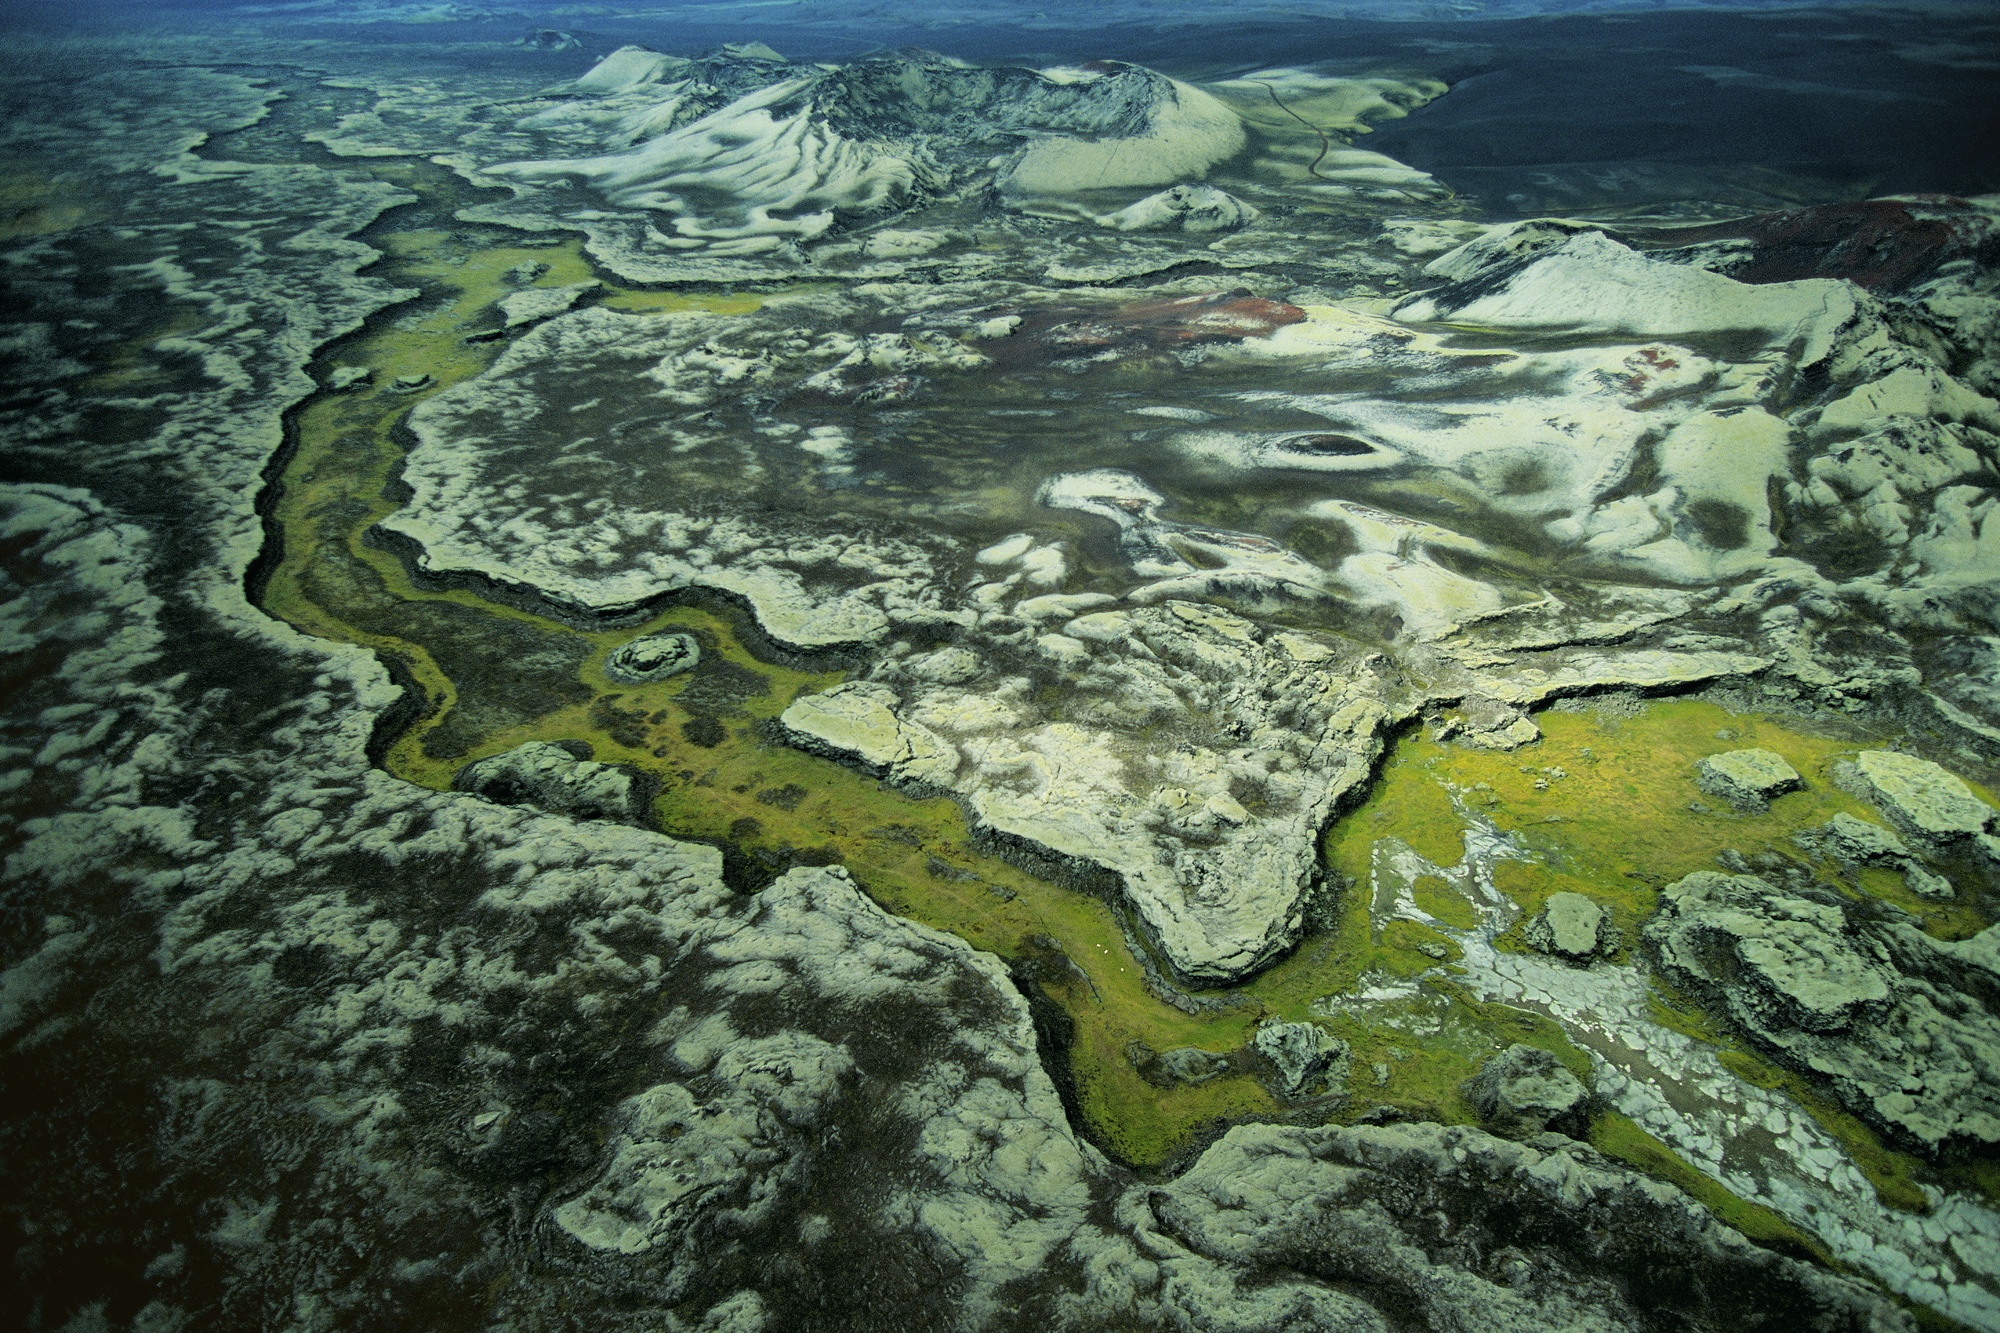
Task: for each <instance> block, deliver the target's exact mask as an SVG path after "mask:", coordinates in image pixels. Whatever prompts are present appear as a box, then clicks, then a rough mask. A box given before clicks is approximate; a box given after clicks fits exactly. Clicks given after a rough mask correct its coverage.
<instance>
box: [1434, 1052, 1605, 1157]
mask: <svg viewBox="0 0 2000 1333" xmlns="http://www.w3.org/2000/svg"><path fill="white" fill-rule="evenodd" d="M1465 1096H1466V1100H1467V1101H1469V1102H1471V1103H1472V1106H1473V1109H1474V1110H1476V1111H1478V1112H1479V1117H1480V1119H1482V1120H1484V1121H1485V1122H1486V1123H1487V1124H1488V1125H1489V1126H1490V1127H1492V1128H1493V1129H1494V1130H1495V1131H1496V1132H1498V1133H1501V1134H1506V1135H1510V1136H1526V1135H1529V1134H1539V1133H1541V1132H1542V1131H1543V1130H1554V1131H1555V1132H1557V1133H1559V1134H1567V1135H1569V1136H1570V1137H1571V1138H1581V1137H1583V1134H1584V1131H1585V1130H1586V1129H1587V1128H1588V1127H1589V1122H1590V1089H1588V1088H1586V1087H1584V1086H1583V1081H1582V1080H1581V1079H1579V1078H1578V1077H1577V1076H1576V1075H1575V1074H1572V1073H1570V1072H1569V1070H1568V1069H1566V1068H1564V1067H1563V1063H1562V1061H1560V1060H1558V1059H1556V1058H1555V1056H1553V1055H1551V1054H1550V1053H1549V1052H1547V1051H1545V1050H1542V1049H1541V1048H1540V1047H1536V1046H1523V1045H1521V1044H1520V1043H1519V1042H1516V1043H1515V1044H1514V1045H1512V1046H1509V1047H1508V1048H1507V1049H1506V1050H1504V1051H1502V1052H1500V1054H1498V1055H1496V1056H1494V1057H1493V1058H1492V1059H1491V1060H1488V1061H1487V1062H1486V1064H1485V1065H1484V1066H1483V1067H1482V1068H1481V1069H1480V1071H1479V1073H1478V1074H1476V1075H1475V1076H1473V1078H1472V1079H1471V1080H1470V1081H1469V1082H1468V1083H1467V1084H1466V1085H1465Z"/></svg>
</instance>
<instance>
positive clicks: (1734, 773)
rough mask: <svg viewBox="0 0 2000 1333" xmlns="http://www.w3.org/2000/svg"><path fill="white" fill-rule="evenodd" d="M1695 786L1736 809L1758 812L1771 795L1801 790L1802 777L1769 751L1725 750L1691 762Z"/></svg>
mask: <svg viewBox="0 0 2000 1333" xmlns="http://www.w3.org/2000/svg"><path fill="white" fill-rule="evenodd" d="M1694 771H1695V785H1696V786H1698V787H1700V788H1701V789H1702V790H1703V791H1705V792H1707V793H1708V794H1709V795H1710V796H1717V797H1720V798H1721V799H1723V800H1725V801H1727V802H1729V803H1730V804H1731V805H1733V806H1735V807H1736V808H1737V809H1738V810H1745V811H1750V812H1753V813H1755V812H1761V811H1763V810H1765V809H1768V808H1769V807H1770V804H1771V801H1772V799H1773V798H1774V797H1778V796H1782V795H1784V794H1785V793H1786V792H1792V791H1803V790H1804V789H1805V785H1806V784H1805V779H1804V778H1801V777H1800V776H1799V774H1798V770H1797V769H1795V768H1793V767H1792V766H1791V765H1790V764H1788V763H1786V762H1785V757H1784V756H1783V755H1781V754H1777V753H1775V752H1774V751H1771V750H1729V751H1726V752H1724V753H1722V754H1712V755H1709V756H1708V757H1707V758H1705V759H1699V760H1696V761H1695V766H1694Z"/></svg>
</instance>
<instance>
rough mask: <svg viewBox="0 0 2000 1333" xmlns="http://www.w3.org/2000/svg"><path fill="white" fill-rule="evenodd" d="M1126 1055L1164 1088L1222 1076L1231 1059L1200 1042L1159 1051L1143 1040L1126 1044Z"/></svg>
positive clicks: (1149, 1080)
mask: <svg viewBox="0 0 2000 1333" xmlns="http://www.w3.org/2000/svg"><path fill="white" fill-rule="evenodd" d="M1125 1055H1126V1058H1127V1059H1129V1060H1130V1061H1131V1062H1132V1067H1133V1068H1134V1069H1137V1070H1138V1071H1139V1074H1140V1076H1141V1077H1143V1078H1144V1079H1145V1080H1146V1081H1147V1082H1148V1083H1153V1084H1156V1085H1158V1086H1160V1087H1163V1088H1173V1087H1195V1086H1198V1085H1200V1084H1203V1083H1208V1082H1212V1081H1213V1080H1215V1079H1218V1078H1221V1077H1222V1076H1223V1075H1224V1074H1226V1073H1228V1072H1229V1070H1230V1059H1229V1057H1228V1056H1227V1055H1224V1054H1222V1053H1221V1052H1218V1051H1204V1050H1202V1049H1201V1048H1200V1047H1199V1046H1176V1047H1174V1048H1173V1049H1172V1050H1169V1051H1156V1050H1154V1049H1153V1048H1152V1047H1150V1046H1147V1045H1145V1044H1144V1043H1142V1042H1136V1041H1135V1042H1133V1043H1132V1044H1131V1045H1129V1046H1127V1047H1126V1048H1125Z"/></svg>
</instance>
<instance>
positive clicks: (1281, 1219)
mask: <svg viewBox="0 0 2000 1333" xmlns="http://www.w3.org/2000/svg"><path fill="white" fill-rule="evenodd" d="M1135 1196H1136V1197H1135ZM1121 1215H1122V1216H1128V1217H1133V1218H1134V1219H1135V1222H1136V1224H1137V1227H1138V1234H1139V1236H1140V1239H1141V1242H1142V1244H1145V1245H1146V1246H1147V1247H1148V1249H1149V1251H1151V1252H1152V1253H1154V1254H1157V1255H1159V1256H1160V1264H1161V1273H1162V1276H1163V1277H1164V1276H1166V1275H1168V1274H1171V1273H1173V1272H1174V1271H1175V1268H1176V1266H1177V1265H1176V1261H1177V1260H1180V1259H1181V1257H1182V1256H1192V1255H1199V1256H1202V1257H1205V1258H1211V1259H1215V1260H1220V1261H1223V1262H1226V1263H1228V1264H1230V1265H1232V1266H1254V1267H1256V1268H1257V1269H1260V1270H1262V1271H1265V1272H1276V1273H1284V1274H1286V1275H1287V1277H1286V1279H1284V1280H1283V1281H1280V1282H1277V1283H1274V1284H1273V1285H1272V1286H1271V1287H1268V1288H1265V1289H1264V1291H1263V1292H1262V1293H1260V1297H1261V1299H1260V1305H1261V1307H1262V1308H1261V1309H1260V1311H1259V1314H1260V1316H1261V1318H1259V1319H1257V1320H1256V1321H1255V1322H1254V1324H1253V1326H1256V1327H1273V1326H1281V1325H1283V1324H1285V1323H1287V1322H1288V1323H1290V1324H1291V1325H1292V1326H1305V1327H1334V1328H1347V1327H1355V1328H1373V1327H1394V1324H1383V1325H1378V1324H1377V1323H1375V1320H1376V1319H1377V1318H1379V1316H1378V1315H1375V1314H1374V1312H1373V1311H1371V1310H1368V1309H1366V1308H1365V1307H1364V1305H1363V1299H1364V1298H1362V1297H1360V1296H1359V1295H1358V1293H1361V1292H1366V1293H1369V1297H1370V1298H1372V1302H1378V1303H1379V1304H1378V1308H1382V1307H1386V1308H1388V1309H1392V1310H1396V1311H1398V1312H1399V1317H1400V1318H1401V1319H1406V1320H1408V1319H1414V1320H1420V1321H1422V1324H1423V1325H1424V1326H1427V1327H1432V1328H1454V1327H1462V1328H1492V1329H1515V1328H1519V1329H1531V1328H1535V1329H1539V1328H1628V1327H1635V1326H1641V1325H1645V1326H1651V1325H1652V1324H1653V1321H1654V1320H1656V1319H1659V1318H1661V1317H1668V1318H1673V1319H1676V1320H1683V1321H1685V1322H1686V1324H1687V1326H1689V1327H1693V1328H1704V1327H1713V1328H1722V1327H1732V1328H1769V1329H1779V1328H1787V1329H1789V1328H1798V1327H1814V1328H1823V1329H1853V1330H1870V1331H1871V1333H1872V1331H1874V1330H1881V1331H1882V1333H1887V1330H1891V1329H1899V1328H1911V1327H1914V1325H1913V1324H1912V1323H1911V1322H1910V1320H1909V1317H1908V1316H1907V1315H1906V1314H1904V1313H1903V1312H1902V1311H1900V1310H1897V1309H1895V1308H1893V1307H1891V1306H1889V1305H1887V1304H1886V1303H1883V1302H1880V1301H1878V1300H1876V1299H1875V1298H1873V1297H1872V1296H1866V1295H1864V1294H1863V1293H1862V1292H1861V1291H1860V1290H1859V1289H1858V1288H1856V1287H1853V1286H1850V1285H1849V1284H1848V1283H1847V1282H1846V1281H1845V1280H1844V1279H1841V1278H1837V1277H1833V1276H1831V1275H1830V1274H1826V1273H1822V1272H1818V1271H1813V1270H1798V1269H1791V1268H1789V1267H1788V1265H1787V1263H1786V1261H1784V1260H1780V1259H1778V1258H1777V1257H1776V1256H1774V1255H1772V1254H1770V1253H1769V1252H1768V1251H1765V1250H1760V1249H1758V1248H1757V1247H1755V1246H1752V1245H1749V1244H1748V1243H1746V1242H1745V1241H1744V1240H1743V1239H1742V1237H1741V1236H1739V1235H1737V1234H1736V1233H1735V1232H1733V1231H1730V1230H1729V1229H1728V1228H1726V1227H1722V1226H1720V1225H1718V1224H1717V1223H1716V1222H1715V1220H1714V1219H1713V1218H1712V1217H1710V1216H1709V1215H1708V1214H1707V1213H1706V1212H1705V1211H1703V1210H1701V1209H1700V1208H1698V1207H1694V1206H1692V1205H1690V1204H1689V1203H1688V1201H1687V1200H1686V1198H1685V1197H1683V1196H1682V1195H1680V1194H1678V1193H1677V1192H1675V1191H1674V1190H1672V1189H1669V1188H1667V1187H1665V1186H1662V1185H1660V1184H1657V1183H1655V1182H1653V1181H1649V1180H1645V1179H1643V1178H1640V1177H1634V1176H1631V1175H1629V1174H1627V1173H1626V1172H1624V1171H1623V1170H1622V1169H1620V1168H1618V1167H1615V1166H1612V1165H1611V1164H1609V1163H1607V1162H1606V1161H1605V1159H1604V1158H1602V1157H1600V1156H1599V1155H1598V1154H1597V1153H1595V1152H1593V1151H1592V1150H1591V1149H1589V1148H1587V1147H1584V1146H1583V1145H1581V1144H1578V1143H1576V1142H1574V1141H1573V1140H1569V1139H1566V1138H1563V1137H1561V1136H1558V1135H1542V1136H1539V1137H1537V1138H1535V1139H1534V1140H1533V1142H1532V1143H1510V1142H1507V1141H1505V1140H1502V1139H1497V1138H1494V1137H1492V1136H1491V1135H1488V1134H1485V1133H1483V1132H1481V1131H1479V1130H1475V1129H1461V1128H1449V1129H1448V1128H1445V1127H1442V1126H1438V1125H1396V1126H1388V1127H1381V1128H1371V1127H1366V1126H1355V1127H1351V1128H1340V1127H1334V1126H1329V1127H1327V1128H1323V1129H1316V1130H1293V1129H1278V1128H1274V1127H1270V1126H1262V1125H1250V1126H1242V1127H1239V1128H1237V1129H1232V1130H1231V1131H1230V1132H1229V1133H1228V1134H1227V1135H1225V1136H1224V1137H1223V1139H1222V1140H1221V1141H1220V1142H1219V1143H1217V1144H1216V1145H1215V1146H1214V1147H1213V1148H1211V1149H1209V1150H1208V1152H1207V1153H1205V1154H1204V1155H1203V1156H1202V1159H1201V1161H1200V1162H1198V1163H1197V1164H1196V1165H1195V1166H1194V1167H1193V1168H1191V1169H1190V1170H1189V1171H1188V1172H1187V1174H1185V1175H1183V1176H1182V1177H1181V1178H1180V1179H1178V1180H1176V1181H1174V1182H1172V1183H1171V1184H1169V1185H1166V1186H1162V1187H1153V1188H1150V1189H1147V1190H1145V1191H1143V1193H1141V1192H1139V1191H1134V1194H1132V1195H1128V1196H1126V1202H1125V1204H1124V1205H1123V1208H1122V1209H1121ZM1446 1255H1452V1256H1455V1258H1454V1259H1453V1260H1452V1261H1450V1262H1448V1263H1447V1264H1446V1265H1440V1264H1439V1262H1438V1261H1439V1260H1440V1259H1442V1258H1443V1257H1444V1256H1446ZM1780 1274H1783V1276H1782V1277H1780ZM1294 1275H1295V1276H1294ZM1774 1278H1775V1279H1777V1281H1776V1282H1775V1283H1774V1282H1773V1279H1774ZM1321 1283H1325V1284H1328V1285H1329V1286H1330V1287H1332V1288H1333V1289H1332V1290H1329V1289H1328V1288H1327V1287H1322V1286H1320V1285H1319V1284H1321ZM1349 1293H1356V1294H1349Z"/></svg>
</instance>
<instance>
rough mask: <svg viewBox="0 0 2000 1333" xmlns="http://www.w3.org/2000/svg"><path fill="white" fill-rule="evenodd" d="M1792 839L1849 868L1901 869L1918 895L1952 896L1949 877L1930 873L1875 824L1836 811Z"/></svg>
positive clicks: (1906, 848)
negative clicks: (1828, 817)
mask: <svg viewBox="0 0 2000 1333" xmlns="http://www.w3.org/2000/svg"><path fill="white" fill-rule="evenodd" d="M1792 839H1793V841H1795V842H1797V843H1798V844H1799V845H1800V846H1801V847H1804V848H1806V849H1807V850H1808V851H1812V852H1818V853H1819V854H1821V855H1823V856H1830V857H1832V858H1833V859H1834V860H1835V861H1837V862H1839V863H1840V864H1841V865H1843V866H1845V867H1847V868H1849V869H1850V870H1854V869H1859V868H1860V867H1862V866H1883V867H1887V868H1889V869H1894V870H1900V871H1902V872H1903V882H1904V883H1905V884H1907V885H1908V886H1909V889H1910V891H1911V892H1912V893H1915V894H1916V895H1917V896H1919V897H1922V898H1934V899H1939V900H1943V899H1948V898H1951V897H1954V896H1956V893H1957V890H1956V889H1955V888H1953V886H1952V883H1951V881H1950V880H1948V879H1946V878H1945V877H1944V876H1943V875H1938V874H1934V873H1932V872H1931V871H1930V870H1929V869H1927V868H1926V867H1925V866H1924V864H1923V863H1922V862H1921V861H1919V860H1918V859H1917V858H1916V857H1914V856H1912V855H1910V849H1909V848H1908V847H1906V846H1904V845H1903V840H1902V839H1901V838H1899V837H1897V836H1896V835H1895V834H1893V833H1891V832H1890V831H1889V830H1888V829H1885V828H1883V827H1882V826H1881V825H1879V824H1871V823H1869V822H1868V821H1867V820H1865V819H1856V818H1855V817H1854V816H1853V815H1850V814H1845V813H1843V814H1837V815H1835V816H1834V817H1833V818H1832V819H1829V820H1828V821H1827V822H1826V823H1824V824H1822V825H1820V826H1819V827H1818V828H1811V829H1805V830H1803V831H1801V832H1799V833H1795V834H1793V835H1792Z"/></svg>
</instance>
